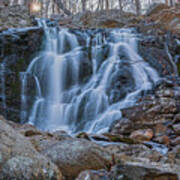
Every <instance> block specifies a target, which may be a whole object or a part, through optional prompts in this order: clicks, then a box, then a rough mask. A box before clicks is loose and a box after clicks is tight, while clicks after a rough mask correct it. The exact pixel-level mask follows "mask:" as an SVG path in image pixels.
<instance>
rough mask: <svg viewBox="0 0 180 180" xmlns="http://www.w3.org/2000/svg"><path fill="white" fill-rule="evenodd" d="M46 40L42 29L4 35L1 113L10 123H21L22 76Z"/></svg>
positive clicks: (0, 62)
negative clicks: (21, 73)
mask: <svg viewBox="0 0 180 180" xmlns="http://www.w3.org/2000/svg"><path fill="white" fill-rule="evenodd" d="M42 38H43V30H42V29H41V28H39V27H29V28H19V29H9V30H7V31H3V32H2V33H0V69H1V73H0V85H1V87H0V113H1V114H3V115H4V116H5V117H6V118H7V119H10V120H13V121H16V122H20V109H21V96H20V94H21V80H20V72H21V71H23V69H24V70H25V69H26V68H27V66H28V65H29V63H30V61H31V59H32V58H33V55H34V54H35V53H37V52H38V51H39V50H40V47H41V41H42ZM29 86H31V85H29Z"/></svg>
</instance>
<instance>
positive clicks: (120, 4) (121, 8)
mask: <svg viewBox="0 0 180 180" xmlns="http://www.w3.org/2000/svg"><path fill="white" fill-rule="evenodd" d="M119 9H120V12H122V11H123V6H122V0H119Z"/></svg>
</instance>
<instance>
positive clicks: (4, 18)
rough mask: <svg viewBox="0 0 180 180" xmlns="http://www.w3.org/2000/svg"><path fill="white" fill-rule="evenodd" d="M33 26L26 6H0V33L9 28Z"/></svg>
mask: <svg viewBox="0 0 180 180" xmlns="http://www.w3.org/2000/svg"><path fill="white" fill-rule="evenodd" d="M32 25H33V19H32V18H31V16H30V15H29V11H28V8H27V7H26V6H20V5H14V6H4V7H3V6H2V7H1V5H0V32H2V31H4V30H7V29H9V28H23V27H29V26H32Z"/></svg>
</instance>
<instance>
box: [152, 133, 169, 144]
mask: <svg viewBox="0 0 180 180" xmlns="http://www.w3.org/2000/svg"><path fill="white" fill-rule="evenodd" d="M154 140H155V141H157V142H158V143H160V144H164V145H169V144H170V139H169V137H168V136H166V135H164V136H159V137H157V138H155V139H154Z"/></svg>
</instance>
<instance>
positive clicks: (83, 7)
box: [81, 0, 86, 12]
mask: <svg viewBox="0 0 180 180" xmlns="http://www.w3.org/2000/svg"><path fill="white" fill-rule="evenodd" d="M81 4H82V11H83V12H84V11H86V0H81Z"/></svg>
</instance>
